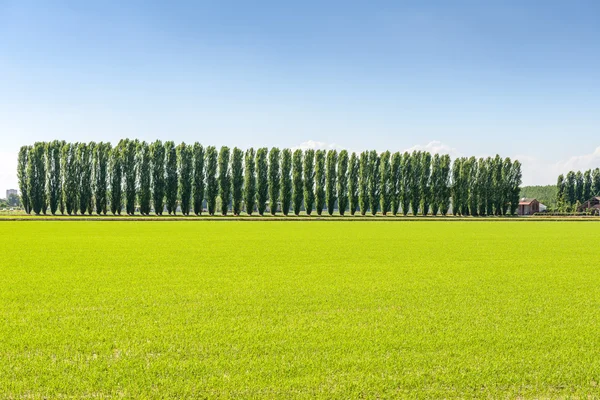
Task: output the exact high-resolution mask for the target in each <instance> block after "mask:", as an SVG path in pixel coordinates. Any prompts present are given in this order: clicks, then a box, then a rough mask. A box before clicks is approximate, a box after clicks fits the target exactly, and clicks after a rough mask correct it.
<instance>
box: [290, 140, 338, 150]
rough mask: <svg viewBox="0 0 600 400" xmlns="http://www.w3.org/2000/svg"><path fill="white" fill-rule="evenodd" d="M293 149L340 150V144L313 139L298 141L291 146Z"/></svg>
mask: <svg viewBox="0 0 600 400" xmlns="http://www.w3.org/2000/svg"><path fill="white" fill-rule="evenodd" d="M292 149H293V150H296V149H300V150H309V149H312V150H342V149H344V148H343V147H342V146H339V145H337V144H335V143H326V142H317V141H315V140H307V141H306V142H302V143H300V144H299V145H298V146H294V147H292Z"/></svg>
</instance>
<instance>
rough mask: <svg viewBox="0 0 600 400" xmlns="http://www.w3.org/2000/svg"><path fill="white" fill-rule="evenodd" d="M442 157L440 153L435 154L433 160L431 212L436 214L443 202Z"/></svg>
mask: <svg viewBox="0 0 600 400" xmlns="http://www.w3.org/2000/svg"><path fill="white" fill-rule="evenodd" d="M441 167H442V166H441V159H440V155H439V154H434V155H433V160H432V162H431V213H432V214H433V215H434V216H437V215H438V212H439V211H440V203H441V193H440V192H441V180H440V178H441V175H440V169H441Z"/></svg>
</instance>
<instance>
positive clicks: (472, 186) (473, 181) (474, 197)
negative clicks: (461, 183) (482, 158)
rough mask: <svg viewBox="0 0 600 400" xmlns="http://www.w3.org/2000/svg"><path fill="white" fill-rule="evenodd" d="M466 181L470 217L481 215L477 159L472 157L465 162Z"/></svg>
mask: <svg viewBox="0 0 600 400" xmlns="http://www.w3.org/2000/svg"><path fill="white" fill-rule="evenodd" d="M464 165H465V167H466V168H465V171H464V178H463V179H464V180H465V184H466V186H467V209H468V215H473V216H477V215H478V214H479V209H478V207H479V191H478V186H477V159H476V158H475V157H471V158H469V159H467V161H466V162H465V164H464Z"/></svg>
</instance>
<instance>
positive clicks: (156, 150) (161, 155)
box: [150, 140, 165, 215]
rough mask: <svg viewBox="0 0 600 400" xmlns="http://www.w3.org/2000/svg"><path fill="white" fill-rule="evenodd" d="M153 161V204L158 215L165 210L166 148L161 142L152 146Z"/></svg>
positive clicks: (156, 142) (151, 155) (158, 141)
mask: <svg viewBox="0 0 600 400" xmlns="http://www.w3.org/2000/svg"><path fill="white" fill-rule="evenodd" d="M150 157H151V159H152V163H151V164H152V203H153V204H154V212H155V213H156V215H162V213H163V210H164V208H165V146H164V145H163V143H162V142H161V141H160V140H157V141H155V142H154V143H152V144H151V145H150Z"/></svg>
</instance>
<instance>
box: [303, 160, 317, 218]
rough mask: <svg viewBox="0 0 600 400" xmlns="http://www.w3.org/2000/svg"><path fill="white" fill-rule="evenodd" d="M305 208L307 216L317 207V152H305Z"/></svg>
mask: <svg viewBox="0 0 600 400" xmlns="http://www.w3.org/2000/svg"><path fill="white" fill-rule="evenodd" d="M302 166H303V168H302V172H303V181H304V208H305V210H306V214H307V215H310V214H311V213H312V210H313V207H314V205H315V151H314V150H313V149H308V150H306V151H305V152H304V161H303V165H302Z"/></svg>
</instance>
